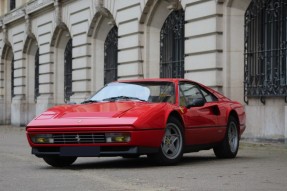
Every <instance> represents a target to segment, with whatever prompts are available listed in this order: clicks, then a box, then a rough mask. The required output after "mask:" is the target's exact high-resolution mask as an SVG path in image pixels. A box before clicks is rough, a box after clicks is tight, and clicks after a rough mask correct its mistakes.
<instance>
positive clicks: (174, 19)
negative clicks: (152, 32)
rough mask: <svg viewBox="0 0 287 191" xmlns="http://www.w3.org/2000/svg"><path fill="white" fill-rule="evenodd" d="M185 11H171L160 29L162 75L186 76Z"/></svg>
mask: <svg viewBox="0 0 287 191" xmlns="http://www.w3.org/2000/svg"><path fill="white" fill-rule="evenodd" d="M184 24H185V23H184V11H183V10H182V9H181V10H177V11H173V12H171V13H170V15H169V16H168V17H167V19H166V20H165V22H164V24H163V26H162V28H161V31H160V77H161V78H184Z"/></svg>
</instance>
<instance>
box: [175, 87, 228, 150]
mask: <svg viewBox="0 0 287 191" xmlns="http://www.w3.org/2000/svg"><path fill="white" fill-rule="evenodd" d="M179 99H180V100H179V103H180V106H182V107H185V108H186V110H185V113H184V115H183V118H184V122H185V142H186V144H187V145H191V144H212V143H214V142H217V141H219V140H220V139H221V138H222V136H224V129H222V127H220V126H219V125H218V116H219V115H220V113H221V111H220V109H219V108H220V107H219V105H218V104H219V103H218V101H217V98H216V97H215V96H214V95H212V94H211V93H210V92H208V91H207V90H205V89H204V88H202V87H200V86H199V85H197V84H196V83H192V82H181V83H180V84H179ZM200 101H203V102H202V104H200ZM198 103H199V104H198Z"/></svg>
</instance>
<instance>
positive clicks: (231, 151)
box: [213, 116, 239, 158]
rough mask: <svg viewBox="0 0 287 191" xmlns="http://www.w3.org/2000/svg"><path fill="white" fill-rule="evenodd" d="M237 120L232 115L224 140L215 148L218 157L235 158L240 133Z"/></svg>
mask: <svg viewBox="0 0 287 191" xmlns="http://www.w3.org/2000/svg"><path fill="white" fill-rule="evenodd" d="M237 127H238V123H237V120H236V119H235V118H234V117H233V116H230V117H229V120H228V125H227V129H226V133H225V137H224V140H223V141H222V142H221V143H220V144H219V145H218V146H216V147H214V148H213V151H214V154H215V155H216V157H218V158H234V157H236V155H237V152H238V148H239V133H238V128H237Z"/></svg>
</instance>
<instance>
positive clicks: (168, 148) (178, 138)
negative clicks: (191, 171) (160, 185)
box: [148, 117, 184, 165]
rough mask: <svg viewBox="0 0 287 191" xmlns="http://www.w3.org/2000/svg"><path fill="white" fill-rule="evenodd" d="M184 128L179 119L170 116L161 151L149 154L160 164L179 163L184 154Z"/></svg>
mask: <svg viewBox="0 0 287 191" xmlns="http://www.w3.org/2000/svg"><path fill="white" fill-rule="evenodd" d="M182 131H183V128H182V125H181V123H180V122H179V121H178V119H176V118H174V117H170V118H169V120H168V122H167V124H166V128H165V134H164V136H163V139H162V144H161V146H160V148H159V152H158V153H156V154H152V155H148V157H149V158H151V159H152V160H154V161H155V162H156V163H157V164H159V165H173V164H175V163H178V162H179V161H180V160H181V158H182V155H183V147H184V136H183V133H182Z"/></svg>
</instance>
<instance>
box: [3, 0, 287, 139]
mask: <svg viewBox="0 0 287 191" xmlns="http://www.w3.org/2000/svg"><path fill="white" fill-rule="evenodd" d="M262 2H265V4H266V6H265V5H262V6H263V7H264V6H265V7H267V8H268V6H270V7H271V8H272V7H273V8H274V9H275V8H276V4H275V3H276V2H279V4H280V5H279V6H280V9H282V10H283V9H284V8H285V10H286V7H284V6H286V1H285V0H276V2H275V3H274V4H272V3H270V4H272V6H271V5H267V4H268V1H267V0H266V1H262ZM252 4H255V5H257V4H259V1H258V0H33V1H27V0H16V1H15V0H14V1H13V0H10V1H8V0H4V1H0V124H13V125H18V126H20V125H21V126H22V125H25V124H27V123H28V122H29V121H30V120H31V119H32V118H33V117H35V116H36V115H37V114H39V113H41V112H42V111H44V110H45V109H47V108H48V107H50V106H53V105H55V104H63V103H65V102H67V101H72V102H77V103H79V102H81V101H83V100H84V99H86V98H87V97H89V96H90V95H91V94H92V93H93V92H95V91H96V90H98V89H99V88H101V87H102V86H103V85H104V83H105V82H107V80H108V81H109V79H113V77H112V78H110V77H109V76H107V75H108V73H107V71H108V70H107V69H106V67H108V66H107V65H105V63H106V62H109V61H106V59H108V58H114V59H112V60H115V61H116V66H115V67H116V68H115V67H114V68H113V67H112V66H111V68H112V69H111V71H112V72H113V73H114V74H115V73H116V75H115V79H132V78H157V77H161V72H162V71H161V70H162V67H163V65H161V64H160V63H161V62H162V60H163V59H164V58H163V54H164V53H163V48H164V46H165V45H164V43H163V41H162V38H163V37H162V36H161V35H162V31H163V30H164V29H163V26H164V25H165V23H166V21H167V18H169V17H170V15H171V14H172V13H173V12H175V11H179V10H180V11H182V12H183V19H184V20H183V21H184V22H182V23H183V24H182V25H180V26H183V27H184V28H183V31H184V32H183V33H182V34H181V35H182V36H181V39H182V42H183V45H182V47H181V51H183V52H181V53H180V54H181V55H182V56H183V58H182V59H181V60H180V61H181V62H182V64H183V66H182V69H183V71H182V74H183V76H182V77H184V78H187V79H191V80H195V81H198V82H200V83H203V84H205V85H207V86H209V87H212V88H215V89H217V90H219V91H221V92H222V93H224V94H225V95H226V96H228V97H230V98H232V99H234V100H238V101H240V102H241V103H244V104H245V106H246V112H247V130H246V132H245V134H244V136H245V137H248V138H259V139H261V138H264V139H282V140H284V139H286V138H287V103H286V102H287V98H286V96H287V90H286V89H287V87H286V83H287V81H286V79H287V77H285V82H284V83H283V82H282V83H281V84H280V87H281V88H283V90H282V91H281V92H280V95H279V93H276V92H275V93H273V94H272V93H269V94H267V93H266V94H264V92H263V93H260V94H258V95H257V94H256V93H254V92H255V90H254V92H253V93H252V91H251V90H253V89H254V88H253V86H256V84H255V85H254V83H255V82H256V80H255V81H254V80H253V81H252V79H253V78H252V76H253V75H252V74H253V73H254V71H255V70H253V69H252V66H253V65H252V64H251V61H249V60H248V59H249V58H251V57H252V55H253V54H251V53H250V52H249V50H250V48H249V46H251V44H252V43H251V41H250V43H249V44H248V42H249V41H248V42H247V41H246V39H247V38H248V37H249V36H248V34H249V33H250V34H255V32H256V30H253V28H252V27H254V26H259V25H260V23H257V25H256V23H255V24H254V26H253V25H252V26H251V25H250V27H248V26H249V25H248V18H247V16H248V14H247V13H249V12H248V11H250V10H249V9H250V6H252ZM254 7H256V6H254ZM267 8H266V9H267ZM271 8H270V10H271ZM283 12H284V11H283ZM283 12H282V14H283ZM266 14H269V13H266ZM258 17H259V16H258ZM261 17H262V18H263V17H264V15H261ZM252 18H253V17H252ZM282 18H284V17H283V16H282ZM285 18H286V17H285ZM178 22H179V21H178V20H176V22H175V23H178ZM284 22H285V28H286V26H287V23H286V19H285V21H284ZM175 23H173V24H175ZM173 24H169V25H170V26H172V25H173ZM282 24H283V26H284V23H283V21H282ZM282 28H284V27H282ZM112 29H114V30H115V31H116V37H117V39H116V40H115V39H113V40H111V42H116V41H117V42H116V45H115V47H116V52H114V53H112V56H110V57H107V55H106V54H107V52H105V51H107V50H108V49H107V46H110V45H107V38H109V37H110V35H109V34H110V31H111V30H112ZM248 32H249V33H248ZM257 32H258V31H257ZM259 32H260V31H259ZM259 32H258V33H259ZM269 32H270V31H269ZM285 32H286V31H285ZM267 33H268V31H267ZM275 33H276V31H275ZM282 35H283V36H284V35H286V33H285V34H282ZM282 35H281V36H282ZM255 36H257V34H255ZM269 36H271V37H272V36H274V31H273V33H272V34H270V35H269ZM271 37H267V38H271ZM248 39H250V37H249V38H248ZM285 40H286V38H285ZM68 44H70V45H69V46H68ZM284 51H285V53H284ZM281 52H283V53H282V54H280V55H281V56H279V55H278V57H282V55H283V57H284V55H285V56H286V47H285V49H284V47H283V48H281ZM167 55H168V54H167ZM266 63H267V65H268V63H269V62H266ZM280 63H281V64H280V66H281V67H280V68H278V69H277V70H275V69H273V70H272V71H273V72H274V73H275V72H276V71H279V70H280V71H281V73H280V74H281V75H282V76H283V75H287V72H286V71H284V70H286V59H285V61H284V59H283V60H281V61H280ZM272 66H275V65H272ZM284 66H285V67H284ZM255 68H256V67H255ZM273 68H274V67H273ZM271 69H272V67H271ZM271 69H270V70H271ZM257 70H259V69H258V68H257V69H256V71H257ZM67 71H68V72H67ZM262 71H263V70H262ZM264 71H265V72H266V76H270V72H268V71H269V70H267V69H266V70H264ZM271 74H273V73H272V72H271ZM67 76H68V77H67ZM266 76H265V77H266ZM273 76H275V75H273ZM271 77H272V76H271ZM266 79H267V77H266ZM268 79H269V78H268ZM268 79H267V81H268ZM282 79H283V81H284V78H282ZM257 81H258V80H257ZM269 81H272V79H271V80H270V79H269ZM259 86H260V83H259V85H258V87H259ZM261 86H263V85H262V84H261ZM261 86H260V87H261ZM266 87H267V86H266ZM252 88H253V89H252ZM284 88H285V89H284ZM247 103H248V104H247Z"/></svg>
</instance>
